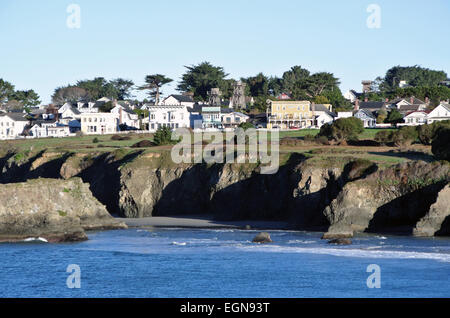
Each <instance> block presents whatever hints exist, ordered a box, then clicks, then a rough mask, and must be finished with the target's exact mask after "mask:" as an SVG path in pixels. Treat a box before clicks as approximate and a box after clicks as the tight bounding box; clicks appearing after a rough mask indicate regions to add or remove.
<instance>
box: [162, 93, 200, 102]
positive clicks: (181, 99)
mask: <svg viewBox="0 0 450 318" xmlns="http://www.w3.org/2000/svg"><path fill="white" fill-rule="evenodd" d="M169 97H173V98H175V99H176V100H177V101H179V102H182V103H193V102H194V100H193V99H192V97H191V96H187V95H174V94H172V95H170V96H168V97H167V98H169ZM167 98H165V99H167Z"/></svg>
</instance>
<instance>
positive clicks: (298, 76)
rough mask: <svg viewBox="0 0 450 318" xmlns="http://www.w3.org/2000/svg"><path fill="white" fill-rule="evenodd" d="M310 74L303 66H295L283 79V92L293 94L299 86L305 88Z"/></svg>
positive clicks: (285, 73)
mask: <svg viewBox="0 0 450 318" xmlns="http://www.w3.org/2000/svg"><path fill="white" fill-rule="evenodd" d="M310 74H311V73H310V72H309V71H308V70H307V69H304V68H302V67H301V66H298V65H296V66H293V67H291V69H290V70H289V71H286V72H284V74H283V78H282V90H283V91H284V92H286V93H292V92H293V91H294V89H295V88H296V87H297V86H303V85H304V84H305V82H306V80H307V79H308V78H309V76H310Z"/></svg>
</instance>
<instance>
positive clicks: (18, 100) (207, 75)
mask: <svg viewBox="0 0 450 318" xmlns="http://www.w3.org/2000/svg"><path fill="white" fill-rule="evenodd" d="M185 69H186V71H185V73H184V74H183V75H182V76H181V79H180V81H179V82H178V84H177V87H176V89H177V90H178V91H180V92H183V93H185V92H189V93H191V94H192V95H193V97H194V100H195V101H199V102H207V101H208V99H209V95H208V93H209V91H210V90H211V89H212V88H219V89H220V91H221V94H222V96H221V97H222V98H223V99H224V100H228V99H230V98H231V96H232V94H233V89H234V84H235V83H236V82H237V81H238V80H236V79H232V78H228V76H229V74H228V73H226V71H225V70H224V68H223V67H221V66H215V65H212V64H211V63H209V62H201V63H199V64H197V65H190V66H185ZM446 79H447V74H446V73H445V72H444V71H434V70H430V69H427V68H422V67H419V66H410V67H401V66H395V67H392V68H391V69H389V70H388V71H387V72H386V74H385V75H384V76H383V77H377V78H376V79H375V80H374V81H373V85H372V91H371V92H370V93H367V94H364V95H363V96H362V97H361V98H364V99H365V98H367V99H368V100H371V101H384V99H386V98H389V99H391V98H394V97H396V96H399V97H407V96H415V97H417V98H421V99H425V98H426V97H428V98H429V99H430V100H431V101H432V104H433V105H437V104H438V103H439V101H441V100H446V99H449V98H450V88H449V87H446V86H443V85H440V83H441V82H442V81H444V80H446ZM239 81H241V82H243V83H245V84H246V88H245V89H246V91H245V93H246V96H251V97H253V100H254V102H253V104H252V105H248V106H249V108H254V109H256V110H258V111H265V109H266V107H267V100H268V99H275V98H276V97H277V96H278V95H279V94H281V93H286V94H288V95H289V96H290V98H291V99H294V100H309V101H311V102H315V103H318V104H332V105H333V106H334V107H335V109H337V110H349V109H351V108H352V105H351V104H350V102H349V101H347V100H346V99H345V98H344V97H343V95H342V92H341V90H340V89H339V84H340V82H339V79H338V78H337V77H336V76H335V75H334V74H333V73H328V72H318V73H311V72H310V71H309V70H307V69H306V68H303V67H301V66H298V65H296V66H293V67H291V68H290V69H289V70H287V71H285V72H284V73H283V75H282V76H281V77H278V76H268V75H265V74H264V73H262V72H260V73H258V74H256V75H255V76H250V77H243V78H240V79H239ZM400 81H406V82H407V83H408V85H409V86H408V87H406V88H399V87H398V85H399V83H400ZM143 82H144V83H143V84H142V85H140V86H137V85H135V83H134V82H133V81H132V80H129V79H124V78H116V79H113V80H106V79H105V78H103V77H96V78H94V79H92V80H80V81H77V82H76V83H75V84H71V85H67V86H62V87H58V88H56V89H55V91H54V93H53V95H52V102H53V103H54V104H57V105H61V104H64V103H66V102H70V103H76V102H87V101H95V100H97V99H99V98H101V97H108V98H110V99H117V100H130V99H132V98H133V97H134V96H133V92H134V91H136V90H139V91H145V92H146V93H147V95H148V99H147V98H146V99H145V100H144V102H154V103H158V102H159V101H160V99H161V96H162V95H163V91H162V89H163V87H164V86H165V85H167V84H168V83H171V82H173V79H171V78H169V77H167V76H166V75H163V74H151V75H147V76H146V77H145V78H144V81H143ZM0 103H1V104H5V103H9V105H10V106H16V107H31V106H35V105H38V104H39V103H40V101H39V96H38V95H37V94H36V93H35V92H34V91H33V90H29V91H15V90H14V86H13V85H12V84H10V83H8V82H6V81H3V80H1V79H0ZM386 116H387V115H386ZM395 119H396V118H392V120H393V121H394V120H395ZM383 120H385V119H383Z"/></svg>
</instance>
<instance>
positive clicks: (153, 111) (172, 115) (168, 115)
mask: <svg viewBox="0 0 450 318" xmlns="http://www.w3.org/2000/svg"><path fill="white" fill-rule="evenodd" d="M145 109H147V110H148V111H149V116H148V117H147V118H145V119H144V120H143V123H148V127H149V130H150V131H152V132H154V131H156V130H158V128H160V127H169V128H171V129H177V128H189V127H190V119H189V115H190V114H189V111H188V107H187V106H183V105H170V106H169V105H146V106H145Z"/></svg>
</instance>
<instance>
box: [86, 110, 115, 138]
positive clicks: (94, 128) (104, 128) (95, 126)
mask: <svg viewBox="0 0 450 318" xmlns="http://www.w3.org/2000/svg"><path fill="white" fill-rule="evenodd" d="M118 130H119V115H118V114H112V113H84V114H81V132H83V133H84V134H87V135H99V134H102V135H103V134H114V133H116V132H117V131H118Z"/></svg>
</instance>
